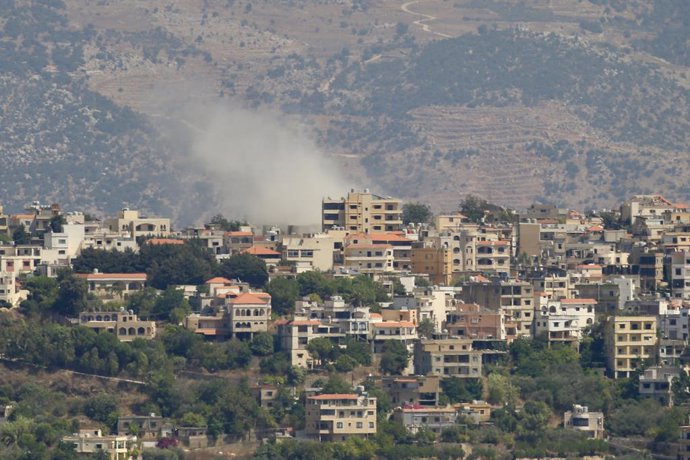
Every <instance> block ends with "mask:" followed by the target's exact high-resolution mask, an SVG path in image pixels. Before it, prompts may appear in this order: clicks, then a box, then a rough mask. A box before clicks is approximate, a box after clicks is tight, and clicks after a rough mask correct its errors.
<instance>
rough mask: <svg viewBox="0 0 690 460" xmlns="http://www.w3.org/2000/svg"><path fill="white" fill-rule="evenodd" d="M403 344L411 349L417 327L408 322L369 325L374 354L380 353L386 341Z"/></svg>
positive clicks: (383, 322) (415, 338)
mask: <svg viewBox="0 0 690 460" xmlns="http://www.w3.org/2000/svg"><path fill="white" fill-rule="evenodd" d="M390 340H393V341H395V342H403V343H405V344H406V345H408V347H409V348H410V349H411V347H412V342H413V341H415V340H417V325H416V324H415V323H413V322H410V321H381V322H374V323H371V341H372V343H373V347H374V352H376V353H380V352H381V351H382V350H383V346H384V344H385V343H386V342H387V341H390Z"/></svg>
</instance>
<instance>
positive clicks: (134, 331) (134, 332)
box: [127, 327, 137, 335]
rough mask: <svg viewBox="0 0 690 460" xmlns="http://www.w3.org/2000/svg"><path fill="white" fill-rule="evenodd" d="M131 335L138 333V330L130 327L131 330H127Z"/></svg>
mask: <svg viewBox="0 0 690 460" xmlns="http://www.w3.org/2000/svg"><path fill="white" fill-rule="evenodd" d="M127 333H128V334H129V335H137V330H136V329H134V328H133V327H130V328H129V330H128V331H127Z"/></svg>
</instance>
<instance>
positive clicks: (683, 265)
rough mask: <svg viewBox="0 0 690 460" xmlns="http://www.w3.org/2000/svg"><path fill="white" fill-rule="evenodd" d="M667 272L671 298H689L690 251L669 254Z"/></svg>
mask: <svg viewBox="0 0 690 460" xmlns="http://www.w3.org/2000/svg"><path fill="white" fill-rule="evenodd" d="M669 274H670V281H671V295H672V296H673V298H674V299H683V300H690V251H677V252H673V253H671V254H670V273H669Z"/></svg>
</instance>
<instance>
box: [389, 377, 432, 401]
mask: <svg viewBox="0 0 690 460" xmlns="http://www.w3.org/2000/svg"><path fill="white" fill-rule="evenodd" d="M381 387H382V389H383V390H384V391H385V392H386V394H387V395H389V396H390V398H391V403H392V404H393V405H394V406H398V405H403V404H413V405H420V406H432V407H434V406H438V404H439V400H440V396H441V393H442V390H441V378H440V377H438V376H431V375H430V376H410V377H398V376H388V377H382V378H381Z"/></svg>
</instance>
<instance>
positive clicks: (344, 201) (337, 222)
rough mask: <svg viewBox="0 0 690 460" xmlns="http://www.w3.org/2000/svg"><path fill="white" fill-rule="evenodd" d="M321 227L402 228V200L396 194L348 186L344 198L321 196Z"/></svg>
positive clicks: (349, 228) (347, 228)
mask: <svg viewBox="0 0 690 460" xmlns="http://www.w3.org/2000/svg"><path fill="white" fill-rule="evenodd" d="M321 209H322V217H321V226H322V229H323V231H327V230H329V229H331V228H334V227H342V228H345V229H346V230H349V231H352V232H364V233H369V232H393V231H399V230H401V229H402V202H401V201H400V200H397V199H395V198H390V197H381V196H378V195H373V194H371V193H370V192H369V190H368V189H365V190H364V191H363V192H355V190H354V189H352V190H350V192H349V193H348V194H347V198H341V199H339V200H332V199H330V198H324V199H323V201H322V203H321Z"/></svg>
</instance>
